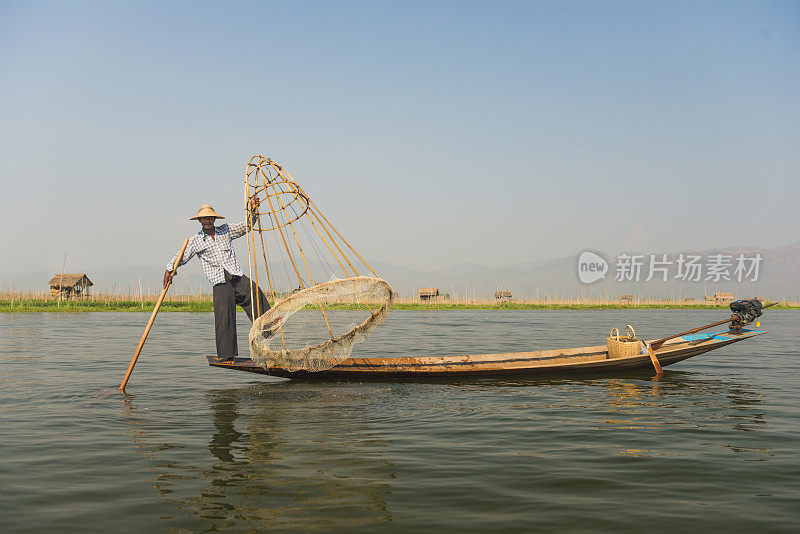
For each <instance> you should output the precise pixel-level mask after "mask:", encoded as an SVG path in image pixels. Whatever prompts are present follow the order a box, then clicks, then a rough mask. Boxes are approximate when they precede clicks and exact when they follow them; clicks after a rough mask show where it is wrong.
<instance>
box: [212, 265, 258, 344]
mask: <svg viewBox="0 0 800 534" xmlns="http://www.w3.org/2000/svg"><path fill="white" fill-rule="evenodd" d="M251 285H252V288H253V295H254V296H256V298H257V299H258V302H259V305H260V311H261V313H262V314H263V313H264V312H265V311H267V310H268V309H269V302H268V301H267V297H265V296H264V293H263V292H262V291H261V289H260V288H259V287H258V286H257V285H256V284H255V283H252V282H250V279H249V278H248V277H246V276H244V275H242V276H234V275H232V274H231V273H229V272H228V271H225V281H224V282H223V283H221V284H215V285H214V290H213V292H214V328H215V333H216V337H217V356H218V357H219V358H220V359H223V360H224V359H230V358H233V357H234V356H238V355H239V348H238V346H237V344H236V306H237V305H238V306H241V307H242V309H243V310H244V312H245V313H246V314H247V317H248V318H249V319H250V320H251V321H252V320H253V313H254V312H256V310H253V305H252V303H251V302H250V287H251Z"/></svg>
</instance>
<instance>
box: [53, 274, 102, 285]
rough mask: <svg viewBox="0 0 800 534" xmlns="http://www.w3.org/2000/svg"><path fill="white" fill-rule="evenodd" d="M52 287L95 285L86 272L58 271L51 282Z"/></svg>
mask: <svg viewBox="0 0 800 534" xmlns="http://www.w3.org/2000/svg"><path fill="white" fill-rule="evenodd" d="M47 283H48V284H50V287H59V286H61V287H75V286H84V287H88V286H93V285H94V284H93V283H92V281H91V280H89V277H88V276H86V274H85V273H72V274H68V273H57V274H56V275H55V276H54V277H53V278H51V279H50V281H49V282H47Z"/></svg>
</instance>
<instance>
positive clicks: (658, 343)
mask: <svg viewBox="0 0 800 534" xmlns="http://www.w3.org/2000/svg"><path fill="white" fill-rule="evenodd" d="M776 304H778V303H777V302H773V303H772V304H767V305H766V306H762V307H761V309H762V310H766V309H767V308H769V307H770V306H775V305H776ZM734 320H738V316H737V315H736V314H733V315H731V316H730V317H729V318H728V319H725V320H724V321H717V322H716V323H711V324H707V325H705V326H698V327H697V328H692V329H691V330H687V331H686V332H681V333H680V334H674V335H671V336H667V337H665V338H661V339H658V340H656V341H653V342H652V343H650V346H651V347H653V349H654V350H658V348H659V347H660V346H661V345H663V344H664V342H665V341H669V340H670V339H675V338H676V337H682V336H687V335H689V334H696V333H697V332H700V331H702V330H707V329H709V328H712V327H715V326H719V325H721V324H725V323H730V322H732V321H734Z"/></svg>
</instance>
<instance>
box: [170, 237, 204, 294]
mask: <svg viewBox="0 0 800 534" xmlns="http://www.w3.org/2000/svg"><path fill="white" fill-rule="evenodd" d="M194 243H195V240H194V239H191V238H190V239H189V244H188V245H187V246H186V251H184V253H183V258H181V262H180V263H179V264H178V265H175V260H177V259H178V253H177V252H176V253H175V255H174V256H172V259H171V260H169V263H167V270H166V271H164V287H167V285H169V283H170V282H171V281H172V269H173V265H175V268H177V267H180V266H181V265H185V264H186V262H188V261H189V260H191V259H192V256H194V255H195V254H197V250H196V249H195V245H194Z"/></svg>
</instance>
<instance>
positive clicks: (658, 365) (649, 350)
mask: <svg viewBox="0 0 800 534" xmlns="http://www.w3.org/2000/svg"><path fill="white" fill-rule="evenodd" d="M642 343H644V346H645V348H646V349H647V354H649V355H650V361H651V362H652V363H653V369H655V370H656V374H657V375H659V376H661V375H663V374H664V370H663V369H662V368H661V362H659V361H658V358H656V353H655V352H653V349H652V348H651V347H650V344H649V343H647V342H644V341H643V342H642Z"/></svg>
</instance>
